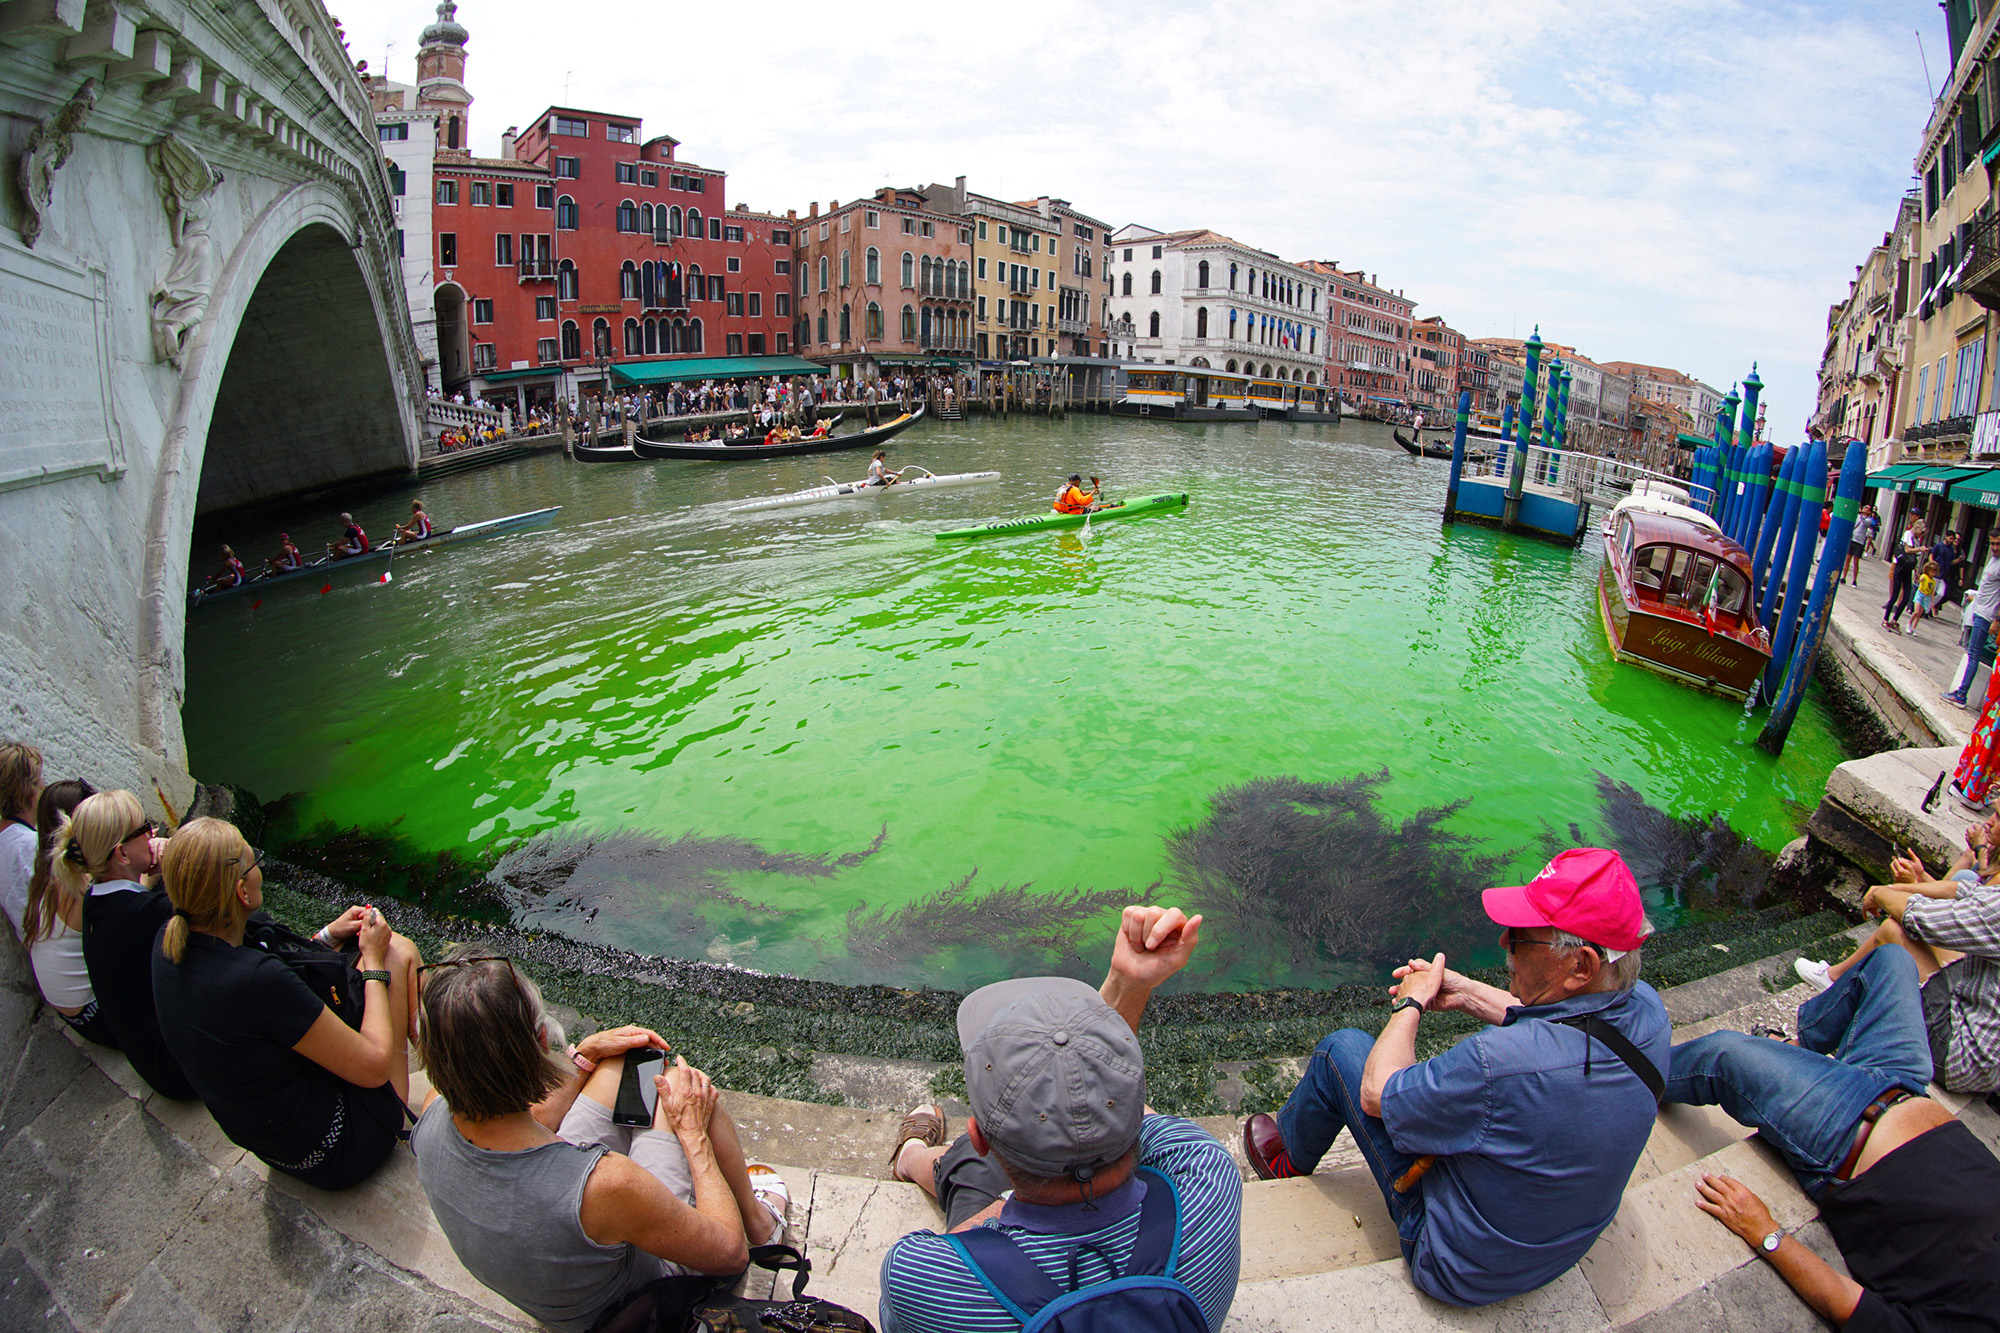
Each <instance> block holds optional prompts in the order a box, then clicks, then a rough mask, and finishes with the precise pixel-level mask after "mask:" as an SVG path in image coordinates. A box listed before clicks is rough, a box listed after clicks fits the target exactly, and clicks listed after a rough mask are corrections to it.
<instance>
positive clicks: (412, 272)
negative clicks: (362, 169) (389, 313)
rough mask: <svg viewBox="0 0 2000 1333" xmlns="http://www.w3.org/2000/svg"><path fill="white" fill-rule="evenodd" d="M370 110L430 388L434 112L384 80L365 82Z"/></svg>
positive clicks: (433, 379) (410, 90) (434, 344)
mask: <svg viewBox="0 0 2000 1333" xmlns="http://www.w3.org/2000/svg"><path fill="white" fill-rule="evenodd" d="M368 95H369V100H370V101H371V102H372V103H373V104H374V107H375V134H376V137H377V138H379V139H380V140H381V142H382V156H383V158H384V159H385V160H386V161H387V162H388V164H389V192H390V201H389V202H390V203H391V204H392V205H393V206H394V207H395V210H396V237H395V241H396V253H397V255H398V256H400V257H401V260H402V265H403V292H404V295H405V297H407V299H408V301H409V306H410V330H411V332H412V333H414V334H415V335H416V340H417V354H418V355H419V356H421V357H422V358H423V363H424V380H425V383H426V384H427V385H428V386H429V387H430V388H431V389H433V390H435V389H437V388H438V387H439V379H438V374H437V363H438V341H437V309H436V306H435V305H434V303H433V302H432V300H431V289H432V287H433V286H434V282H433V280H432V275H431V256H432V255H433V254H435V253H437V251H436V248H435V247H434V246H433V245H432V244H431V190H432V184H431V164H432V163H433V162H435V161H436V160H437V108H436V107H434V106H420V105H418V100H417V89H416V88H415V87H414V86H413V85H411V84H407V83H391V82H389V81H388V80H387V79H386V78H375V79H371V80H369V85H368Z"/></svg>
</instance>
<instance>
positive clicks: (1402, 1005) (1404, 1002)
mask: <svg viewBox="0 0 2000 1333" xmlns="http://www.w3.org/2000/svg"><path fill="white" fill-rule="evenodd" d="M1405 1009H1414V1010H1416V1011H1417V1012H1418V1013H1419V1014H1421V1013H1423V1011H1424V1002H1423V1001H1422V1000H1419V999H1418V998H1417V997H1416V996H1414V995H1405V996H1404V997H1403V998H1402V999H1400V1000H1398V1001H1396V1002H1395V1003H1394V1004H1392V1005H1390V1006H1389V1017H1391V1018H1394V1017H1395V1016H1396V1015H1397V1014H1400V1013H1402V1012H1403V1011H1404V1010H1405Z"/></svg>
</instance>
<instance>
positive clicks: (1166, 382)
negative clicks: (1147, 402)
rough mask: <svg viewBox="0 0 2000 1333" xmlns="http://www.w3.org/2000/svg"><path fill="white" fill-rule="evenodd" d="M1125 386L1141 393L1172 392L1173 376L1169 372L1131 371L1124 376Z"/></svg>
mask: <svg viewBox="0 0 2000 1333" xmlns="http://www.w3.org/2000/svg"><path fill="white" fill-rule="evenodd" d="M1126 387H1127V388H1129V389H1134V390H1137V391H1139V392H1141V393H1172V392H1173V391H1174V376H1173V375H1171V374H1151V375H1148V374H1143V373H1131V374H1128V375H1127V376H1126Z"/></svg>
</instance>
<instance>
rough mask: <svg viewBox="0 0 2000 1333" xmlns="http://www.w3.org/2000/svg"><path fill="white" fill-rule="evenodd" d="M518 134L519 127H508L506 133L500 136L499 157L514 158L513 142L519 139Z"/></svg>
mask: <svg viewBox="0 0 2000 1333" xmlns="http://www.w3.org/2000/svg"><path fill="white" fill-rule="evenodd" d="M520 132H521V131H520V127H519V126H516V125H509V126H508V127H507V132H506V133H505V134H503V135H501V136H500V156H502V157H506V158H511V157H513V156H514V140H515V139H516V138H518V137H519V135H520Z"/></svg>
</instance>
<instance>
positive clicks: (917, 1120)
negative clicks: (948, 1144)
mask: <svg viewBox="0 0 2000 1333" xmlns="http://www.w3.org/2000/svg"><path fill="white" fill-rule="evenodd" d="M946 1129H947V1125H946V1123H945V1118H944V1111H943V1109H942V1108H941V1107H939V1106H937V1105H936V1104H934V1103H933V1104H927V1105H924V1106H919V1107H917V1108H916V1109H915V1110H913V1111H911V1112H910V1113H909V1114H908V1115H906V1116H904V1117H903V1123H902V1124H900V1125H898V1126H896V1147H895V1150H894V1151H893V1152H891V1153H890V1154H889V1179H891V1180H903V1179H905V1177H903V1176H899V1175H897V1174H896V1163H898V1162H900V1161H902V1160H903V1148H904V1146H905V1145H907V1144H908V1143H910V1142H911V1141H912V1140H915V1141H916V1142H918V1143H921V1144H923V1145H924V1147H926V1148H937V1147H941V1146H943V1144H944V1140H945V1131H946Z"/></svg>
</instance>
